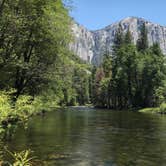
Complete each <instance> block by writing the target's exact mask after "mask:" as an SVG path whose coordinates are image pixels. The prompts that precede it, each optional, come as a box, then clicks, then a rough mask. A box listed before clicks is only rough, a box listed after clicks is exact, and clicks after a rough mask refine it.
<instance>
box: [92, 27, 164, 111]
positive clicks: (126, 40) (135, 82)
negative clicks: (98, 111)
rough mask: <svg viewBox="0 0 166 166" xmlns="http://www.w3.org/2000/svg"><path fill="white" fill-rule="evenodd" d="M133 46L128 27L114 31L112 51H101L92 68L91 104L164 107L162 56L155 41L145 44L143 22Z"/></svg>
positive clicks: (116, 106) (146, 39)
mask: <svg viewBox="0 0 166 166" xmlns="http://www.w3.org/2000/svg"><path fill="white" fill-rule="evenodd" d="M140 31H141V34H140V36H139V39H138V41H137V44H136V45H134V43H133V40H132V35H131V32H130V29H128V31H127V32H126V33H125V34H124V33H123V30H122V27H121V25H119V28H118V30H117V32H116V36H115V41H114V46H113V51H112V54H111V53H109V52H108V51H106V52H105V54H104V58H103V62H102V64H101V65H100V66H99V67H97V68H96V67H95V68H94V69H93V72H92V77H93V79H92V80H93V93H92V94H93V103H94V105H95V106H96V107H106V108H113V109H125V108H126V109H128V108H136V109H138V108H148V107H159V106H160V105H162V108H163V107H164V102H165V101H166V93H165V92H166V89H165V88H166V77H165V76H166V66H165V64H166V63H165V55H164V54H163V53H162V51H161V49H160V46H159V44H158V43H154V44H153V45H152V46H149V43H148V37H147V34H148V31H147V28H146V25H145V24H143V25H142V27H141V30H140Z"/></svg>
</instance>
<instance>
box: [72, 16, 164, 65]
mask: <svg viewBox="0 0 166 166" xmlns="http://www.w3.org/2000/svg"><path fill="white" fill-rule="evenodd" d="M143 23H145V24H146V27H147V29H148V40H149V45H152V44H153V43H155V42H157V43H159V44H160V47H161V49H162V51H163V53H164V54H166V27H163V26H160V25H158V24H154V23H151V22H149V21H146V20H144V19H142V18H137V17H128V18H125V19H123V20H121V21H120V22H116V23H114V24H112V25H109V26H107V27H105V28H103V29H100V30H96V31H89V30H88V29H86V28H85V27H83V26H80V25H79V24H77V23H73V26H72V31H73V34H74V38H75V41H74V43H72V44H71V46H70V48H71V50H73V52H74V53H75V54H77V55H78V56H79V57H80V58H82V59H83V60H85V61H87V62H90V63H92V64H94V65H99V64H100V63H101V62H102V55H103V53H104V51H105V50H109V51H111V49H112V46H113V41H114V37H115V33H116V30H117V28H118V26H119V24H121V26H122V28H123V31H124V33H125V32H126V31H127V29H128V28H129V29H130V31H131V34H132V37H133V42H134V43H136V42H137V40H138V37H139V34H140V28H141V26H142V24H143Z"/></svg>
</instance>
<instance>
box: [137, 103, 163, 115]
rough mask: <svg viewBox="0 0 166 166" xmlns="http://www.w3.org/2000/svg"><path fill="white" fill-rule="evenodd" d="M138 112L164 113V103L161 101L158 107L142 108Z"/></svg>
mask: <svg viewBox="0 0 166 166" xmlns="http://www.w3.org/2000/svg"><path fill="white" fill-rule="evenodd" d="M139 112H143V113H157V114H166V103H162V104H161V105H160V106H159V107H155V108H144V109H141V110H139Z"/></svg>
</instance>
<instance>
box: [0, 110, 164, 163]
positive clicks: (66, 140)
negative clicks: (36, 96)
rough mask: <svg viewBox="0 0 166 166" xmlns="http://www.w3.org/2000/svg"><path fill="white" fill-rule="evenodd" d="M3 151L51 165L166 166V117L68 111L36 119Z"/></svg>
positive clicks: (104, 111) (117, 112)
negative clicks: (28, 154) (30, 154)
mask: <svg viewBox="0 0 166 166" xmlns="http://www.w3.org/2000/svg"><path fill="white" fill-rule="evenodd" d="M0 146H1V148H2V147H3V146H7V147H8V149H9V150H11V151H21V150H25V149H29V148H30V149H31V150H32V151H33V155H34V156H36V157H38V158H39V159H41V160H42V161H45V163H46V165H48V166H166V116H162V115H156V114H154V115H153V114H144V113H136V112H129V111H110V110H100V109H90V108H84V107H80V108H69V109H67V110H59V111H54V112H50V113H47V114H46V115H45V116H43V117H42V116H34V117H32V118H31V119H30V120H29V123H28V129H27V130H24V128H23V127H21V126H20V127H18V129H17V131H16V133H15V136H14V138H13V139H12V141H8V142H2V141H1V142H0Z"/></svg>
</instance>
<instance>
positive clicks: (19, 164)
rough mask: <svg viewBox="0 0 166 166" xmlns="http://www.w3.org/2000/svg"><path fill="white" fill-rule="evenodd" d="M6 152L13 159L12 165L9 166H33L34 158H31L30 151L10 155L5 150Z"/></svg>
mask: <svg viewBox="0 0 166 166" xmlns="http://www.w3.org/2000/svg"><path fill="white" fill-rule="evenodd" d="M7 152H8V153H9V154H10V155H11V156H12V158H13V160H14V161H13V163H12V164H10V165H11V166H33V165H34V164H33V160H34V157H30V156H31V151H30V150H25V151H22V152H15V153H12V152H10V151H8V150H7Z"/></svg>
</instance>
